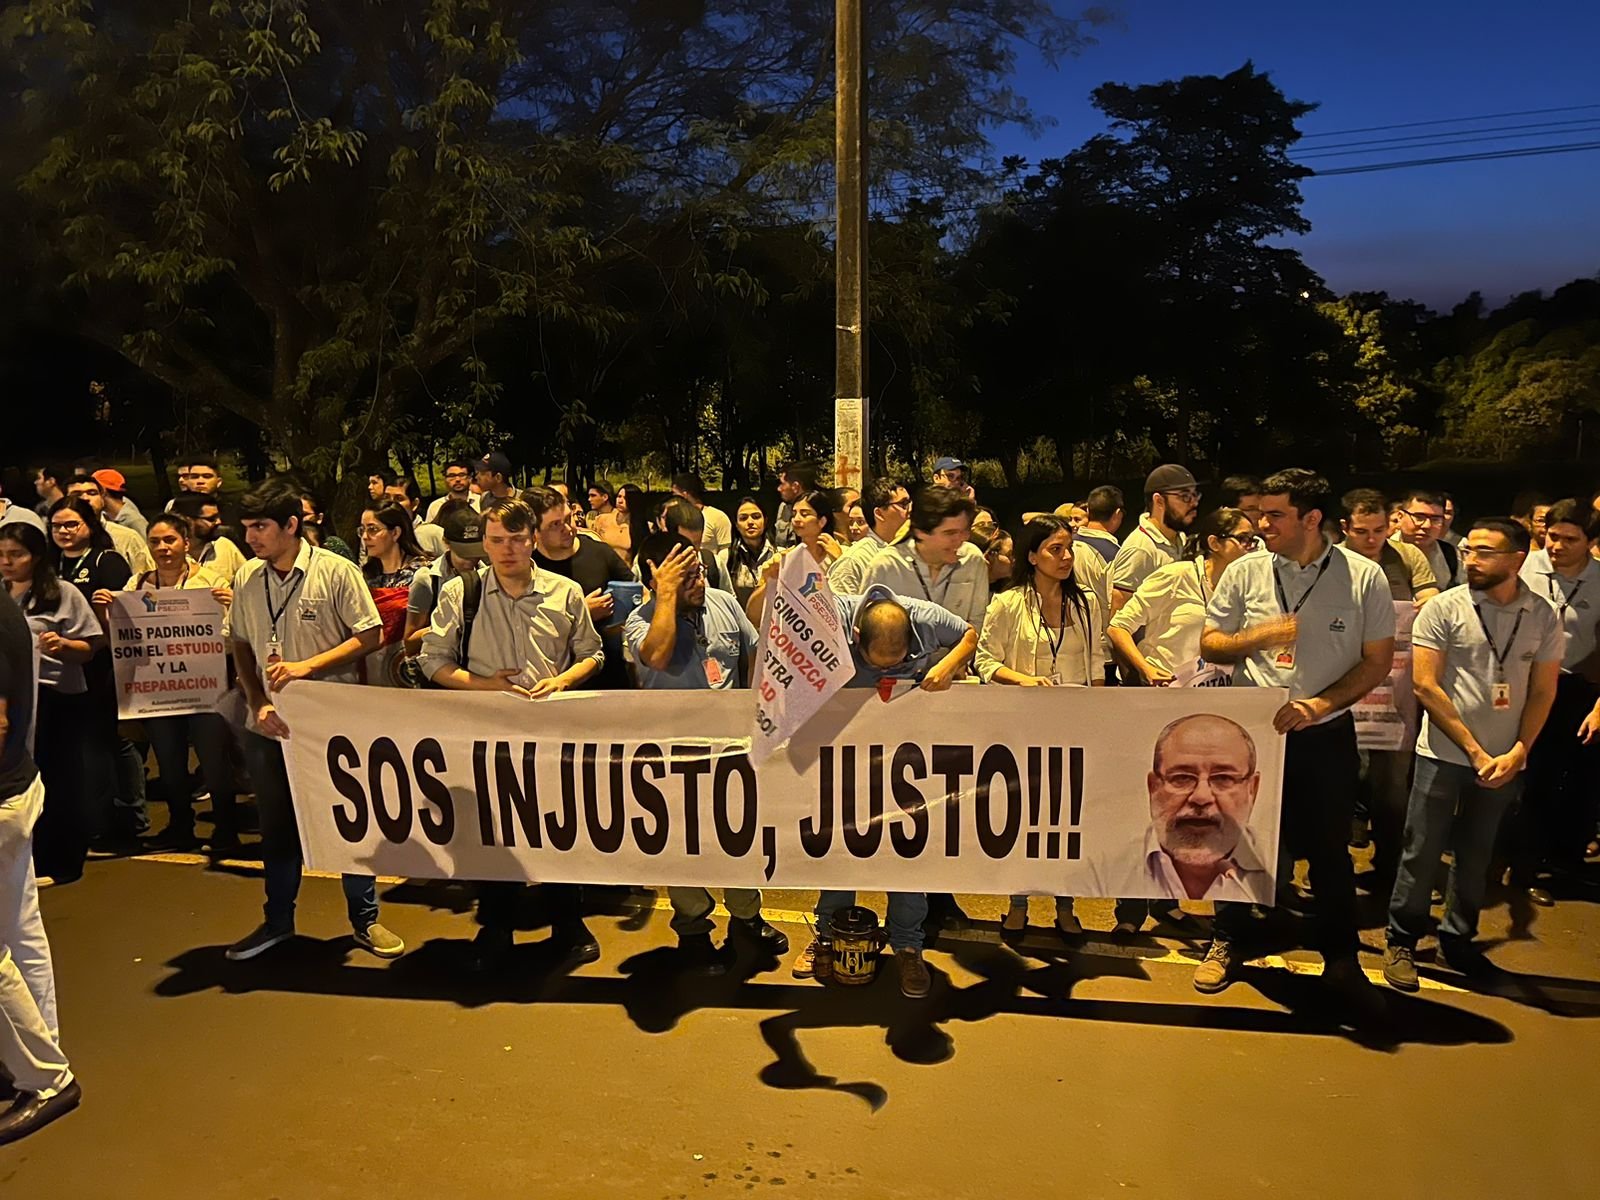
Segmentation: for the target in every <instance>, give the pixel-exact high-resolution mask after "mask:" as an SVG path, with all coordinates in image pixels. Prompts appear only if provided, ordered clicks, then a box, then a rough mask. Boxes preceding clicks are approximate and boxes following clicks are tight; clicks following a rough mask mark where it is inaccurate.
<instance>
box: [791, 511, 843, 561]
mask: <svg viewBox="0 0 1600 1200" xmlns="http://www.w3.org/2000/svg"><path fill="white" fill-rule="evenodd" d="M790 507H791V508H792V509H793V512H794V517H793V519H794V536H795V538H796V539H797V540H798V541H799V543H800V544H801V545H802V546H804V547H805V549H806V552H807V553H808V554H810V555H811V558H812V561H813V562H815V563H816V564H817V565H818V566H819V567H821V568H822V569H823V570H824V571H826V570H827V569H828V567H829V565H831V564H832V562H833V560H834V559H836V558H838V557H839V556H840V555H841V554H843V553H844V547H843V546H841V545H840V544H839V539H838V538H836V537H834V536H833V534H831V533H830V532H828V531H829V529H830V528H831V526H832V524H833V497H832V496H830V495H829V494H828V493H827V492H823V491H810V492H801V493H800V495H799V496H798V497H797V498H796V499H795V501H794V503H793V504H792V505H791V506H790Z"/></svg>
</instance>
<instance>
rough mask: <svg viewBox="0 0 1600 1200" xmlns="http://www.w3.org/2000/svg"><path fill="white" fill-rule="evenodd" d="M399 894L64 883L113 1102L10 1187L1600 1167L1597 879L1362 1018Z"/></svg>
mask: <svg viewBox="0 0 1600 1200" xmlns="http://www.w3.org/2000/svg"><path fill="white" fill-rule="evenodd" d="M383 890H384V892H385V902H384V904H385V908H384V911H385V919H386V921H387V922H388V923H389V924H391V925H392V926H393V927H394V928H395V929H396V930H397V931H399V932H400V933H401V934H402V935H403V936H404V937H406V939H407V940H408V941H409V942H410V944H411V947H412V949H411V952H410V953H409V954H408V955H407V956H406V957H405V958H403V959H401V960H400V961H398V962H395V963H392V964H384V963H380V962H378V961H377V960H375V959H373V958H371V957H369V956H367V955H364V954H362V953H360V952H359V951H355V950H354V949H353V948H352V946H351V944H350V942H349V940H348V938H347V937H346V936H345V932H346V930H345V928H344V925H343V919H342V917H343V905H342V902H341V898H340V895H339V891H338V887H337V884H336V883H334V882H332V881H328V880H322V879H312V880H308V881H307V884H306V887H305V890H304V892H303V894H302V898H301V914H300V929H301V932H302V934H303V937H302V938H301V939H300V940H299V941H298V942H296V943H294V944H292V945H289V946H285V947H282V948H280V949H279V950H277V951H274V952H272V953H271V954H269V955H268V956H265V957H263V958H262V959H259V960H257V961H255V962H252V963H245V964H234V963H229V962H227V961H226V960H225V959H224V958H223V955H222V951H223V948H224V946H225V945H226V944H227V943H228V942H230V941H231V940H232V939H234V938H235V937H237V936H238V935H240V934H242V933H243V932H245V931H247V930H248V929H249V928H251V927H252V925H253V924H254V922H255V921H256V920H257V919H258V912H259V907H258V906H259V903H260V882H259V879H257V878H255V877H252V876H250V875H248V874H245V873H235V872H230V871H226V870H217V869H209V870H208V869H205V868H203V867H201V866H199V865H194V864H188V865H185V864H182V863H172V862H157V861H140V860H128V861H112V862H101V863H94V864H91V867H90V870H89V872H88V874H87V876H86V877H85V879H84V880H83V881H82V882H81V883H78V884H75V885H73V886H70V887H67V888H62V889H57V890H52V891H49V892H47V893H46V894H45V898H44V910H45V917H46V921H47V924H48V927H49V931H50V934H51V937H52V941H53V943H54V946H55V951H56V956H57V970H58V978H59V985H60V992H61V1002H62V1023H63V1028H64V1031H65V1035H66V1039H67V1048H68V1051H69V1053H70V1054H71V1055H72V1058H73V1060H74V1065H75V1068H76V1069H77V1071H78V1072H79V1075H80V1077H81V1079H82V1081H83V1085H84V1089H85V1103H84V1106H83V1108H82V1109H81V1110H80V1111H79V1112H78V1113H76V1114H74V1115H72V1116H70V1117H68V1118H66V1119H64V1120H63V1121H61V1122H58V1123H57V1124H56V1125H54V1126H53V1127H51V1128H49V1129H47V1130H45V1131H43V1132H41V1133H40V1134H38V1135H37V1136H35V1137H34V1138H32V1139H30V1140H28V1141H26V1142H24V1143H21V1144H19V1145H16V1146H13V1147H9V1148H5V1149H0V1196H3V1197H8V1198H9V1197H18V1198H19V1200H20V1198H22V1197H41V1196H64V1197H79V1198H99V1197H116V1198H122V1197H127V1198H129V1200H136V1198H142V1197H161V1198H163V1200H171V1198H174V1197H190V1196H193V1197H208V1198H209V1197H216V1198H219V1200H220V1198H223V1197H249V1198H265V1197H284V1198H299V1197H344V1196H350V1197H357V1196H360V1197H370V1196H373V1195H408V1196H411V1195H415V1196H428V1195H432V1196H442V1197H455V1196H471V1197H475V1198H478V1197H500V1196H507V1197H511V1196H517V1197H524V1196H525V1197H539V1198H540V1200H557V1198H564V1197H583V1198H586V1200H588V1198H593V1197H609V1196H617V1197H629V1198H633V1197H638V1198H641V1200H656V1198H668V1200H670V1198H679V1200H687V1198H690V1197H737V1196H758V1197H760V1196H765V1197H768V1198H771V1197H780V1198H781V1197H843V1196H851V1197H857V1196H859V1197H872V1198H874V1200H876V1198H897V1197H908V1198H911V1197H914V1198H915V1200H946V1198H956V1197H962V1198H968V1197H976V1198H980V1200H1010V1198H1013V1197H1035V1196H1038V1197H1100V1196H1128V1195H1133V1194H1142V1195H1146V1196H1160V1197H1176V1196H1181V1197H1209V1196H1227V1197H1239V1196H1255V1195H1285V1194H1293V1195H1294V1196H1296V1197H1297V1198H1303V1197H1318V1196H1353V1195H1367V1194H1379V1195H1419V1196H1427V1195H1433V1196H1507V1197H1518V1196H1529V1197H1560V1196H1580V1195H1581V1196H1588V1195H1593V1194H1594V1192H1593V1170H1592V1167H1591V1159H1592V1149H1593V1146H1594V1143H1595V1129H1596V1128H1597V1126H1600V1094H1597V1089H1596V1088H1595V1087H1594V1079H1595V1070H1596V1064H1597V1063H1600V1023H1597V1022H1596V1021H1595V1020H1594V1018H1595V1017H1596V1016H1597V1015H1600V982H1596V981H1600V959H1597V949H1600V906H1597V905H1595V904H1592V903H1585V902H1578V903H1563V904H1561V905H1559V906H1558V907H1556V908H1555V909H1553V910H1548V911H1540V912H1538V913H1536V914H1533V913H1530V912H1526V911H1525V912H1521V913H1519V914H1517V919H1516V920H1515V921H1513V920H1512V919H1511V914H1508V913H1507V911H1506V910H1505V908H1504V907H1502V908H1499V909H1496V910H1494V911H1493V912H1491V913H1490V914H1489V915H1488V917H1487V919H1486V926H1487V928H1486V933H1488V934H1489V935H1490V936H1491V937H1492V938H1495V939H1506V938H1507V937H1508V936H1509V937H1510V938H1511V939H1512V940H1508V941H1504V944H1501V945H1498V946H1497V947H1496V949H1495V950H1494V952H1493V953H1494V955H1495V957H1496V959H1497V960H1498V961H1499V962H1500V963H1501V964H1502V965H1503V966H1505V967H1507V968H1510V969H1511V970H1513V971H1516V972H1521V973H1531V972H1538V973H1539V974H1540V975H1541V976H1544V977H1545V978H1534V977H1532V976H1531V975H1527V974H1521V975H1518V976H1516V977H1514V978H1513V979H1511V980H1510V981H1508V982H1507V984H1506V986H1505V987H1504V988H1503V989H1502V991H1503V992H1504V993H1505V994H1504V995H1479V994H1473V993H1469V992H1464V991H1459V990H1456V989H1455V988H1454V987H1453V986H1451V985H1452V981H1453V982H1454V983H1460V982H1461V981H1460V980H1459V978H1458V977H1454V976H1451V975H1449V973H1448V972H1444V971H1442V970H1440V971H1437V972H1434V973H1433V978H1434V979H1436V980H1437V982H1438V986H1436V987H1431V988H1429V989H1426V990H1424V991H1423V992H1421V993H1420V994H1419V995H1417V996H1412V997H1406V996H1400V995H1398V994H1396V993H1393V992H1388V991H1386V992H1385V993H1384V1000H1385V1007H1386V1016H1385V1017H1384V1019H1383V1020H1382V1021H1380V1022H1378V1023H1376V1024H1375V1025H1372V1026H1370V1027H1367V1028H1363V1029H1360V1030H1355V1029H1350V1028H1347V1027H1344V1026H1342V1025H1341V1017H1340V1013H1339V1011H1338V1010H1337V1009H1335V1008H1330V1007H1329V1006H1328V1005H1327V1004H1326V1002H1325V1000H1324V998H1323V996H1322V994H1321V985H1320V983H1319V981H1318V980H1317V978H1316V977H1315V975H1314V974H1310V973H1307V971H1308V970H1309V969H1310V968H1309V967H1308V964H1309V963H1312V962H1314V961H1315V960H1314V959H1312V958H1309V957H1308V956H1304V955H1291V956H1290V957H1289V959H1288V960H1287V961H1286V962H1285V963H1284V965H1282V966H1278V967H1266V968H1259V969H1255V970H1253V971H1252V975H1251V978H1250V980H1249V981H1248V982H1246V983H1241V984H1239V985H1236V986H1235V987H1233V988H1232V989H1231V990H1230V991H1228V992H1227V993H1225V994H1224V995H1222V996H1218V997H1204V996H1200V995H1198V994H1197V993H1195V992H1194V991H1193V990H1192V989H1191V987H1190V985H1189V973H1190V970H1189V967H1188V965H1187V963H1188V957H1189V956H1192V954H1193V950H1192V948H1189V947H1186V946H1185V945H1184V944H1183V943H1181V942H1178V941H1158V940H1156V939H1154V938H1146V939H1140V940H1139V941H1138V942H1137V943H1134V944H1130V945H1122V946H1117V945H1111V944H1109V943H1108V942H1107V941H1106V940H1105V938H1104V937H1103V936H1100V937H1093V936H1091V939H1090V949H1091V950H1092V951H1094V952H1092V953H1077V954H1066V953H1063V952H1062V948H1061V945H1060V943H1059V942H1058V941H1056V940H1055V939H1054V937H1053V935H1051V934H1049V933H1045V932H1042V931H1041V932H1040V933H1039V934H1038V935H1037V936H1034V937H1032V938H1030V941H1029V944H1028V947H1027V948H1025V950H1024V952H1023V953H1021V954H1018V953H1014V952H1013V951H1012V950H1009V949H1006V948H1004V947H1002V946H1000V945H998V944H996V943H995V942H994V941H993V939H992V937H991V936H990V935H989V934H988V933H987V932H986V931H984V930H982V929H979V930H975V931H973V932H971V933H970V934H966V935H963V936H962V937H961V938H959V939H958V938H947V939H946V941H945V942H944V947H945V948H944V949H941V950H939V951H936V952H933V953H931V954H930V956H929V959H930V962H931V963H932V964H933V965H934V967H935V968H936V975H935V987H934V993H933V995H932V996H931V997H929V998H928V999H927V1000H925V1001H922V1002H911V1001H906V1000H903V999H902V998H901V997H900V995H899V993H898V991H897V990H896V988H895V983H894V978H893V971H892V967H891V968H890V969H888V970H886V972H885V973H884V974H883V975H882V976H881V977H880V979H879V980H878V982H877V983H876V984H874V985H873V986H871V987H869V988H865V989H845V988H839V987H822V986H819V985H817V984H815V983H812V982H801V981H797V980H795V979H793V978H792V977H791V976H790V974H789V973H788V963H787V962H785V963H784V964H782V967H781V969H773V970H765V971H758V967H759V964H756V963H751V962H744V963H741V969H740V971H738V972H737V973H736V974H734V975H732V976H729V977H728V978H725V979H722V980H703V979H685V978H682V977H679V976H677V975H676V974H675V973H674V972H673V971H672V969H671V965H672V952H671V949H670V947H671V945H672V937H671V933H670V931H669V930H668V929H667V923H666V916H665V914H664V913H663V912H661V911H660V910H659V909H657V908H655V907H654V906H652V905H651V904H650V902H649V899H648V897H646V898H645V899H644V902H643V904H642V905H641V904H640V903H639V898H638V897H637V896H636V895H629V894H628V893H625V892H620V891H617V892H607V893H605V894H603V895H601V896H599V897H597V899H598V900H599V901H600V902H601V904H602V905H604V906H605V907H608V908H609V909H610V910H611V911H610V913H609V914H608V915H597V916H596V917H595V918H594V919H593V922H592V924H593V927H594V928H595V929H596V931H597V932H598V933H599V936H600V940H601V943H602V945H603V947H604V957H603V958H602V960H601V961H600V962H598V963H596V964H594V965H592V966H589V967H585V968H583V969H582V970H580V971H579V972H577V973H576V974H575V975H572V976H570V977H569V976H562V975H552V974H550V972H549V970H548V966H547V964H546V962H545V960H544V959H543V957H542V955H541V951H540V946H539V944H538V943H539V939H541V938H542V937H543V936H544V934H543V932H542V931H535V932H530V933H527V934H524V935H522V936H523V938H524V940H525V943H526V944H525V947H524V948H523V949H521V950H520V951H519V956H520V961H519V963H518V969H517V972H516V973H515V975H514V976H513V977H511V978H509V979H503V980H498V981H488V982H486V981H483V980H480V979H476V978H474V977H472V976H471V975H470V974H469V973H468V971H467V968H466V961H467V955H466V948H467V945H468V939H469V938H470V937H471V934H472V932H473V928H474V926H473V924H472V921H471V917H470V915H469V912H468V909H469V901H468V893H467V892H466V890H465V889H463V888H460V887H456V886H451V885H424V884H405V883H400V884H393V885H390V886H388V887H386V888H385V889H383ZM868 898H869V899H871V897H868ZM808 899H809V897H807V896H805V895H803V894H799V893H775V894H772V895H770V896H769V897H768V902H769V905H770V907H771V908H773V909H776V910H803V909H804V908H805V907H806V902H807V901H808ZM878 899H879V901H880V902H881V898H878ZM963 900H964V903H966V904H967V906H968V907H969V909H971V910H972V911H973V912H974V913H975V915H979V916H988V917H990V918H993V917H994V916H996V915H997V914H998V904H999V902H998V901H984V900H979V899H976V898H963ZM1035 903H1036V908H1035V917H1034V919H1035V921H1036V922H1044V921H1047V920H1048V919H1049V915H1048V902H1045V901H1036V902H1035ZM880 911H881V910H880ZM1080 911H1083V912H1085V913H1086V915H1087V916H1088V917H1089V921H1090V923H1091V924H1094V923H1099V924H1102V925H1105V924H1109V914H1108V912H1107V911H1106V910H1105V907H1104V906H1103V905H1101V906H1093V905H1088V906H1080ZM531 916H533V917H534V918H536V916H537V914H536V913H534V914H531ZM785 928H786V929H787V930H788V932H789V934H790V937H791V939H792V940H793V941H794V943H795V945H794V947H793V949H792V950H791V953H790V956H789V957H790V958H792V957H793V954H794V953H795V952H797V951H798V950H799V948H800V946H801V945H802V944H803V939H804V937H805V928H804V926H803V925H794V924H789V925H786V926H785ZM1367 965H1368V966H1370V967H1376V965H1377V959H1376V958H1375V957H1372V958H1369V959H1368V964H1367Z"/></svg>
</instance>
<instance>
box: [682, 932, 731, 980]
mask: <svg viewBox="0 0 1600 1200" xmlns="http://www.w3.org/2000/svg"><path fill="white" fill-rule="evenodd" d="M678 963H679V965H680V966H681V967H682V968H683V970H685V971H692V972H693V973H694V974H696V975H726V974H727V973H728V963H727V960H726V959H725V958H724V956H723V954H722V952H721V951H720V950H718V949H717V948H716V947H715V946H713V945H712V944H711V935H710V934H709V933H690V934H686V935H684V936H683V937H680V938H679V939H678Z"/></svg>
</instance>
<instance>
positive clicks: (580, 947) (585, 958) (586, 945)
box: [550, 921, 600, 970]
mask: <svg viewBox="0 0 1600 1200" xmlns="http://www.w3.org/2000/svg"><path fill="white" fill-rule="evenodd" d="M550 937H551V940H552V941H554V942H555V944H556V945H558V946H560V947H561V964H560V965H561V966H562V967H563V968H564V969H566V970H571V969H573V968H574V967H581V966H583V965H584V964H585V963H592V962H599V961H600V942H599V939H597V938H596V937H595V936H594V934H592V933H590V932H589V927H588V926H587V925H585V924H584V923H583V922H582V921H580V922H578V924H577V926H576V927H575V928H572V929H563V930H560V931H554V930H553V931H552V932H551V935H550Z"/></svg>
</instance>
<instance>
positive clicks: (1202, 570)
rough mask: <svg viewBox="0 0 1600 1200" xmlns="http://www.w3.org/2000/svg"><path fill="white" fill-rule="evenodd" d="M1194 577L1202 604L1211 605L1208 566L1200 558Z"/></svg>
mask: <svg viewBox="0 0 1600 1200" xmlns="http://www.w3.org/2000/svg"><path fill="white" fill-rule="evenodd" d="M1194 577H1195V581H1196V582H1197V583H1199V585H1200V603H1201V604H1203V605H1204V604H1210V603H1211V597H1210V596H1208V595H1206V565H1205V563H1204V562H1203V561H1202V560H1200V559H1198V558H1197V559H1195V560H1194ZM1272 577H1273V578H1274V579H1276V578H1277V577H1278V573H1277V572H1276V571H1274V572H1273V573H1272ZM1317 578H1318V579H1321V578H1322V574H1321V572H1318V574H1317ZM1311 586H1312V587H1316V586H1317V585H1316V584H1314V583H1313V584H1312V585H1311ZM1279 594H1280V595H1281V594H1282V591H1281V588H1280V592H1279ZM1306 594H1307V595H1310V590H1309V589H1307V593H1306ZM1303 602H1304V601H1303V600H1302V603H1303Z"/></svg>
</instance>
